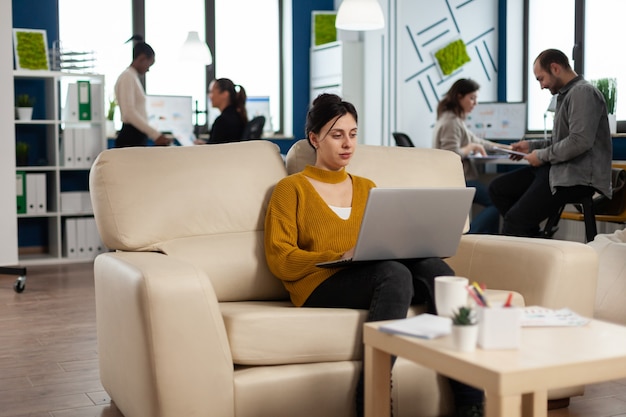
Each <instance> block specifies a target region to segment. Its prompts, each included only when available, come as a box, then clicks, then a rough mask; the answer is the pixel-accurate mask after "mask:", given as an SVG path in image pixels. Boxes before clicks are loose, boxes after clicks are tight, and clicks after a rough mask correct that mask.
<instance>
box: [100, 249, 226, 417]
mask: <svg viewBox="0 0 626 417" xmlns="http://www.w3.org/2000/svg"><path fill="white" fill-rule="evenodd" d="M94 270H95V291H96V315H97V330H98V349H99V360H100V375H101V380H102V384H103V386H104V388H105V389H106V390H107V392H108V393H109V395H110V396H111V398H113V399H114V401H115V402H116V404H117V406H118V407H119V408H120V410H121V411H122V412H123V413H124V415H126V416H129V417H169V416H207V415H214V416H233V415H234V410H233V404H234V399H233V398H234V394H233V383H232V382H233V363H232V357H231V354H230V348H229V345H228V339H227V336H226V331H225V328H224V323H223V320H222V316H221V313H220V310H219V307H218V303H217V298H216V297H215V294H214V292H213V288H212V286H211V282H210V280H209V279H208V277H207V276H206V275H205V273H204V272H202V271H200V270H199V269H197V268H195V267H194V266H193V265H191V264H189V263H186V262H182V261H180V260H177V259H175V258H172V257H168V256H166V255H163V254H159V253H149V252H144V253H141V252H135V253H128V252H117V253H107V254H103V255H100V256H98V257H97V258H96V260H95V263H94Z"/></svg>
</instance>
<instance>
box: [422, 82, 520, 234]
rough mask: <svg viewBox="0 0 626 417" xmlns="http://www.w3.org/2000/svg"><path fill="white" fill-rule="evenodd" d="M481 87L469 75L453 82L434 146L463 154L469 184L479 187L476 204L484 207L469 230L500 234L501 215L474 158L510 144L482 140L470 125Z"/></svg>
mask: <svg viewBox="0 0 626 417" xmlns="http://www.w3.org/2000/svg"><path fill="white" fill-rule="evenodd" d="M479 88H480V86H479V85H478V83H477V82H476V81H473V80H470V79H466V78H461V79H459V80H457V81H456V82H455V83H454V84H452V87H450V90H448V92H447V93H446V95H445V96H444V97H443V99H442V100H441V101H440V102H439V105H438V106H437V123H435V128H434V130H433V147H434V148H438V149H446V150H448V151H452V152H455V153H457V154H459V155H460V156H461V159H462V161H463V170H464V172H465V182H466V184H467V186H468V187H474V188H476V194H475V195H474V203H476V204H478V205H481V206H483V210H482V211H481V212H480V213H478V215H477V216H474V218H473V219H472V222H471V224H470V231H469V232H470V233H483V234H498V233H499V230H500V214H499V213H498V210H497V209H496V208H495V206H494V205H493V203H492V202H491V199H490V198H489V191H488V188H487V185H486V184H483V183H481V182H479V181H478V171H477V170H476V167H475V166H474V161H473V160H472V159H471V158H470V157H472V156H476V157H480V156H486V155H487V152H486V150H485V148H487V149H490V148H493V147H504V148H510V147H509V146H507V145H502V144H498V143H495V142H491V141H488V140H486V139H481V138H479V137H478V136H476V135H475V134H473V133H472V132H471V131H470V130H469V129H468V128H467V126H466V124H465V118H466V117H467V115H468V114H469V113H471V111H472V110H473V109H474V106H476V103H477V100H478V89H479Z"/></svg>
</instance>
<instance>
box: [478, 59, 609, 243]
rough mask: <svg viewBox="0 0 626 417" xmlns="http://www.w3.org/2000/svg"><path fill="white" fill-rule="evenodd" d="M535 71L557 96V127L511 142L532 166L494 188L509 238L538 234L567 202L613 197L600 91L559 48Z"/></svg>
mask: <svg viewBox="0 0 626 417" xmlns="http://www.w3.org/2000/svg"><path fill="white" fill-rule="evenodd" d="M533 72H534V74H535V77H536V78H537V81H539V85H540V86H541V88H542V89H543V88H547V89H549V90H550V92H551V93H552V94H558V97H557V104H556V112H555V115H554V128H553V130H552V137H551V138H550V139H540V140H522V141H520V142H516V143H513V144H512V145H511V146H512V149H513V150H516V151H520V152H524V153H527V155H525V156H523V159H525V160H527V161H528V163H529V165H530V166H529V167H524V168H521V169H517V170H515V171H512V172H510V173H507V174H504V175H502V176H500V177H497V178H495V179H494V180H493V181H492V182H491V184H490V187H489V194H490V196H491V199H492V201H493V203H494V205H495V206H496V207H497V208H498V210H499V211H500V214H502V216H503V218H504V224H503V228H502V233H503V234H505V235H513V236H538V235H539V224H540V223H541V222H542V221H543V220H544V219H546V218H548V217H550V216H552V215H554V214H556V213H557V212H558V210H559V209H560V207H562V206H563V205H564V204H565V203H567V202H572V201H578V200H580V199H582V198H583V197H585V196H590V195H592V194H593V193H594V192H596V191H598V192H600V193H602V194H604V195H606V196H607V197H611V159H612V155H613V145H612V142H611V134H610V131H609V122H608V119H607V110H606V104H605V102H604V97H603V96H602V93H600V91H599V90H598V89H597V88H595V87H594V86H592V85H591V84H590V83H589V82H587V81H585V80H584V79H583V77H582V76H580V75H578V74H577V73H576V72H575V71H574V70H573V69H572V68H571V66H570V64H569V62H568V59H567V56H566V55H565V54H564V53H563V52H561V51H559V50H556V49H547V50H545V51H543V52H542V53H541V54H539V56H538V57H537V58H536V59H535V62H534V65H533ZM514 159H522V157H521V156H518V157H514Z"/></svg>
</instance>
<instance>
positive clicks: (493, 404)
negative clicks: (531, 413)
mask: <svg viewBox="0 0 626 417" xmlns="http://www.w3.org/2000/svg"><path fill="white" fill-rule="evenodd" d="M521 415H522V398H521V396H519V395H510V396H498V395H493V394H490V393H487V394H486V395H485V417H504V416H506V417H521Z"/></svg>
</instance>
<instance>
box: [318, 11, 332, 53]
mask: <svg viewBox="0 0 626 417" xmlns="http://www.w3.org/2000/svg"><path fill="white" fill-rule="evenodd" d="M336 18H337V13H335V12H321V11H320V12H317V11H314V12H313V46H318V45H323V44H325V43H329V42H335V41H336V40H337V29H336V28H335V19H336Z"/></svg>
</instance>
